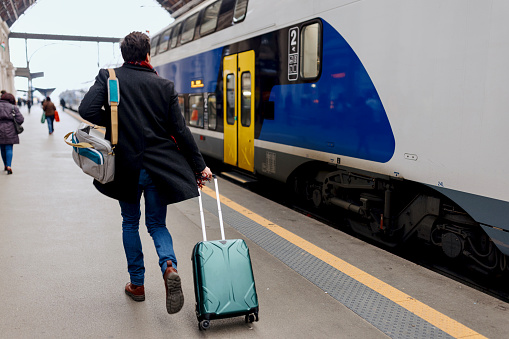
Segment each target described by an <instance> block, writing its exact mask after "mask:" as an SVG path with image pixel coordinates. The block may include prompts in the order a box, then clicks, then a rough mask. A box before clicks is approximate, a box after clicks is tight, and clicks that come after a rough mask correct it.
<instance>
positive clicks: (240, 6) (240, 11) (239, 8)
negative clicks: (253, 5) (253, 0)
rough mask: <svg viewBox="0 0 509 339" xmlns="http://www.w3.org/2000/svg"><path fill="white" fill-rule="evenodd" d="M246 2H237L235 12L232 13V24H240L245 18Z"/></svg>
mask: <svg viewBox="0 0 509 339" xmlns="http://www.w3.org/2000/svg"><path fill="white" fill-rule="evenodd" d="M246 11H247V0H237V3H236V4H235V12H234V13H233V22H235V23H237V22H241V21H242V20H244V19H245V18H246Z"/></svg>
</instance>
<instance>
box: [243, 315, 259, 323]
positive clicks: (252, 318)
mask: <svg viewBox="0 0 509 339" xmlns="http://www.w3.org/2000/svg"><path fill="white" fill-rule="evenodd" d="M244 319H245V320H246V323H252V322H254V321H255V315H254V314H246V317H245V318H244ZM256 321H258V315H256Z"/></svg>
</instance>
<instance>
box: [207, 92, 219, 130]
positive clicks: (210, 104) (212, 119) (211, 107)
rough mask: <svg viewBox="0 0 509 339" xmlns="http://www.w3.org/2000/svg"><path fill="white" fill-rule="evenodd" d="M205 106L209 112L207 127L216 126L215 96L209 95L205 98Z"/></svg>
mask: <svg viewBox="0 0 509 339" xmlns="http://www.w3.org/2000/svg"><path fill="white" fill-rule="evenodd" d="M207 108H208V112H209V129H216V128H217V111H216V96H215V95H214V94H211V95H209V97H208V99H207Z"/></svg>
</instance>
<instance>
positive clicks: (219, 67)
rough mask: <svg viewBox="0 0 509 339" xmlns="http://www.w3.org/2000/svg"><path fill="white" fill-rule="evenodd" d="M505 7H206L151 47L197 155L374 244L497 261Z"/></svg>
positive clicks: (501, 217) (508, 236) (500, 249)
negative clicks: (268, 181)
mask: <svg viewBox="0 0 509 339" xmlns="http://www.w3.org/2000/svg"><path fill="white" fill-rule="evenodd" d="M508 16H509V2H507V1H504V0H485V1H465V0H450V1H446V2H444V1H440V0H429V1H420V2H415V1H406V0H386V1H378V0H320V1H308V0H294V1H269V0H209V1H203V2H201V3H200V4H198V5H197V6H195V7H194V8H192V9H190V10H189V11H187V12H186V13H184V14H183V15H181V16H179V17H178V18H177V19H176V20H175V21H174V22H173V23H172V24H171V25H169V26H168V27H166V28H165V29H163V30H162V31H160V32H158V33H157V34H155V35H153V36H152V37H151V46H152V47H151V48H152V49H151V57H152V64H153V65H154V66H155V68H156V70H157V71H158V73H159V75H161V76H162V77H165V78H168V79H170V80H172V81H174V82H175V86H176V89H177V91H178V92H179V93H180V96H179V100H180V103H181V109H182V113H183V114H184V116H185V118H186V121H187V123H188V125H189V128H190V129H191V131H192V133H193V135H194V136H195V139H196V141H197V143H198V145H199V147H200V149H201V151H202V153H203V154H205V155H207V156H210V157H214V158H216V159H219V160H221V161H223V162H224V163H226V164H229V165H231V166H233V167H234V168H236V169H238V170H239V171H243V172H244V173H248V174H251V175H254V176H264V177H269V178H272V179H276V180H279V181H281V182H285V183H287V184H288V186H289V187H291V188H292V189H293V190H294V191H295V192H296V193H299V194H302V195H303V196H305V197H306V198H307V199H309V200H311V201H312V202H313V203H314V204H315V206H317V207H320V206H325V205H328V206H333V207H334V208H338V209H341V210H345V211H348V212H349V214H350V217H349V220H350V225H351V227H352V228H353V229H354V230H355V231H357V232H359V233H361V234H364V235H366V236H369V237H372V238H374V239H376V240H377V241H380V242H382V243H385V244H387V245H397V244H401V243H403V242H405V241H407V240H409V239H411V238H418V239H422V240H424V241H426V242H428V243H430V244H434V245H436V246H440V247H441V248H442V250H443V252H444V253H445V255H446V256H447V257H450V258H465V257H467V258H470V259H471V260H472V261H473V262H475V263H476V264H477V265H478V266H479V267H483V268H484V270H485V271H488V272H500V271H504V270H507V255H509V222H508V221H507V220H506V218H507V217H508V212H507V211H509V190H508V188H509V185H508V184H509V180H508V179H507V176H506V175H505V170H506V169H507V168H509V157H508V156H507V154H506V152H505V146H506V145H509V133H507V131H506V128H507V126H509V114H507V112H506V111H507V108H508V107H509V96H507V95H505V94H504V93H505V89H504V88H505V83H506V80H507V79H509V67H508V66H507V60H509V44H508V43H507V38H508V37H509V21H507V19H506V18H507V17H508Z"/></svg>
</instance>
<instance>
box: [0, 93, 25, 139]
mask: <svg viewBox="0 0 509 339" xmlns="http://www.w3.org/2000/svg"><path fill="white" fill-rule="evenodd" d="M13 108H14V114H15V115H16V117H15V118H16V121H17V122H18V124H20V125H21V124H22V123H23V121H25V118H23V116H22V115H21V113H20V111H19V108H18V107H17V106H16V105H13V104H11V103H10V102H9V101H7V100H0V145H13V144H19V137H18V133H16V130H15V129H14V121H12V109H13Z"/></svg>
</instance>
